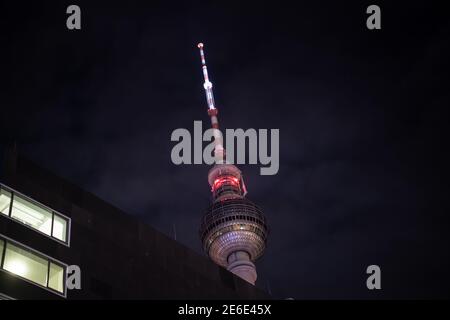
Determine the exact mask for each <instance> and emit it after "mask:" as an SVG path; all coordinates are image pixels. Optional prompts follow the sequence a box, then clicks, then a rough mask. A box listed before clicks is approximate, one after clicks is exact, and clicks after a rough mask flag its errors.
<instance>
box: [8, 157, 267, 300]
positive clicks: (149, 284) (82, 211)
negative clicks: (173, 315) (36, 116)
mask: <svg viewBox="0 0 450 320" xmlns="http://www.w3.org/2000/svg"><path fill="white" fill-rule="evenodd" d="M0 183H1V186H0V299H10V298H12V299H267V298H269V296H268V295H267V294H266V293H265V292H263V291H261V290H259V289H258V288H256V287H254V286H252V285H251V284H249V283H247V282H246V281H245V280H242V279H240V278H239V277H237V276H235V275H234V274H233V273H231V272H229V271H227V270H226V269H224V268H222V267H220V266H217V265H216V264H214V263H213V262H212V261H210V260H209V259H208V258H207V257H204V256H201V255H199V254H197V253H196V252H194V251H192V250H191V249H189V248H187V247H185V246H184V245H182V244H180V243H178V242H176V241H175V240H173V239H171V238H169V237H167V236H165V235H163V234H161V233H160V232H158V231H156V230H154V229H153V228H151V227H150V226H148V225H146V224H145V223H142V222H140V221H138V220H137V219H135V218H133V217H132V216H130V215H127V214H125V213H123V212H122V211H120V210H119V209H117V208H115V207H114V206H112V205H110V204H108V203H106V202H104V201H102V200H100V199H99V198H97V197H95V196H94V195H92V194H91V193H88V192H85V191H83V190H81V189H80V188H78V187H77V186H75V185H73V184H71V183H69V182H67V181H65V180H63V179H61V178H59V177H57V176H55V175H54V174H52V173H50V172H48V171H47V170H45V169H42V168H40V167H39V166H37V165H36V164H34V163H33V162H32V161H30V160H28V159H26V158H25V157H22V156H19V155H17V153H16V152H15V151H12V150H9V151H8V152H7V153H6V156H5V161H4V166H3V172H2V173H1V176H0ZM117 187H118V188H120V182H118V183H117ZM72 265H75V266H79V267H80V270H81V289H79V290H77V289H71V290H69V289H68V288H67V286H66V278H67V271H68V270H67V268H68V266H72Z"/></svg>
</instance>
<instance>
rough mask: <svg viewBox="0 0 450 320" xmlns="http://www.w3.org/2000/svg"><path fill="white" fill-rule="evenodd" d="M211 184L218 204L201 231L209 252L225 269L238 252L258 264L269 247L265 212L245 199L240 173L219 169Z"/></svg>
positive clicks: (231, 168) (226, 166)
mask: <svg viewBox="0 0 450 320" xmlns="http://www.w3.org/2000/svg"><path fill="white" fill-rule="evenodd" d="M209 182H210V185H211V187H212V191H213V197H214V202H213V204H212V205H211V206H210V207H209V209H208V210H207V212H206V214H205V215H204V217H203V219H202V223H201V227H200V238H201V240H202V243H203V248H204V250H205V252H206V253H207V254H208V255H209V257H210V258H211V259H212V260H213V261H214V262H215V263H217V264H219V265H221V266H224V267H227V266H228V265H229V261H228V258H229V256H230V255H231V254H232V253H234V252H242V251H243V252H246V253H247V254H248V256H249V259H250V261H255V260H256V259H258V258H259V257H260V256H261V255H262V254H263V252H264V249H265V247H266V241H267V236H268V227H267V223H266V219H265V217H264V215H263V213H262V212H261V209H260V208H259V207H258V206H256V205H255V204H254V203H253V202H251V201H250V200H248V199H246V198H245V197H244V196H243V192H242V183H241V173H240V171H239V169H237V167H235V166H234V165H230V164H222V165H216V166H214V167H213V168H212V169H211V171H210V173H209Z"/></svg>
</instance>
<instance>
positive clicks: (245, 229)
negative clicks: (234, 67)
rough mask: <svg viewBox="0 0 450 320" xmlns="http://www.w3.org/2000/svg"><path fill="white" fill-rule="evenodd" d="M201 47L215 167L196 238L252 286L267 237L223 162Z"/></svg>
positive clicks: (237, 175) (235, 172) (234, 172)
mask: <svg viewBox="0 0 450 320" xmlns="http://www.w3.org/2000/svg"><path fill="white" fill-rule="evenodd" d="M203 47H204V46H203V43H199V44H198V48H199V49H200V58H201V62H202V70H203V78H204V80H205V82H204V83H203V87H204V89H205V93H206V102H207V104H208V115H209V117H210V119H211V126H212V128H213V130H214V142H215V146H214V157H215V160H216V164H215V165H214V166H213V167H212V168H211V169H210V170H209V173H208V182H209V185H210V186H211V191H212V195H213V204H212V205H211V206H210V207H209V209H208V211H207V212H206V214H205V215H204V217H203V219H202V224H201V227H200V238H201V240H202V243H203V248H204V250H205V252H206V253H207V254H208V256H209V257H210V258H211V259H212V260H213V261H214V262H215V263H217V264H218V265H221V266H223V267H226V268H227V269H228V270H229V271H231V272H233V273H234V274H236V275H238V276H239V277H241V278H242V279H244V280H246V281H248V282H250V283H251V284H255V281H256V278H257V274H256V267H255V265H254V263H253V262H254V261H255V260H256V259H258V258H259V257H260V256H261V255H262V254H263V253H264V250H265V247H266V242H267V236H268V227H267V222H266V218H265V217H264V215H263V213H262V211H261V210H260V209H259V207H258V206H256V205H255V204H254V203H253V202H251V201H250V200H248V199H247V198H245V195H246V194H247V189H246V187H245V184H244V180H243V178H242V173H241V171H240V170H239V169H238V168H237V167H236V166H234V165H232V164H230V163H228V162H227V161H226V159H225V149H224V148H223V140H222V134H221V133H220V131H219V120H218V118H217V114H218V110H217V108H216V106H215V102H214V95H213V91H212V87H213V85H212V82H211V81H210V80H209V76H208V68H207V66H206V59H205V53H204V51H203Z"/></svg>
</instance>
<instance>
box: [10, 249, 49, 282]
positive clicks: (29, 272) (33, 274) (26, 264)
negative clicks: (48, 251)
mask: <svg viewBox="0 0 450 320" xmlns="http://www.w3.org/2000/svg"><path fill="white" fill-rule="evenodd" d="M3 269H5V270H7V271H9V272H12V273H14V274H17V275H18V276H21V277H23V278H25V279H28V280H30V281H33V282H36V283H38V284H40V285H42V286H47V270H48V262H47V260H46V259H43V258H41V257H38V256H37V255H35V254H33V253H31V252H28V251H26V250H24V249H21V248H19V247H16V246H15V245H13V244H11V243H9V242H8V243H7V244H6V254H5V261H4V263H3Z"/></svg>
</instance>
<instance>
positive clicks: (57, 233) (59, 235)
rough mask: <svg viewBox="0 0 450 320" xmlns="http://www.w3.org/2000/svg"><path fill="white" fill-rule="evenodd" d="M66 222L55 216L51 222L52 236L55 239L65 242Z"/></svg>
mask: <svg viewBox="0 0 450 320" xmlns="http://www.w3.org/2000/svg"><path fill="white" fill-rule="evenodd" d="M66 235H67V220H66V219H64V218H62V217H60V216H58V215H57V214H55V218H54V221H53V236H54V237H55V238H56V239H59V240H61V241H64V242H66V238H67V237H66Z"/></svg>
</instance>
